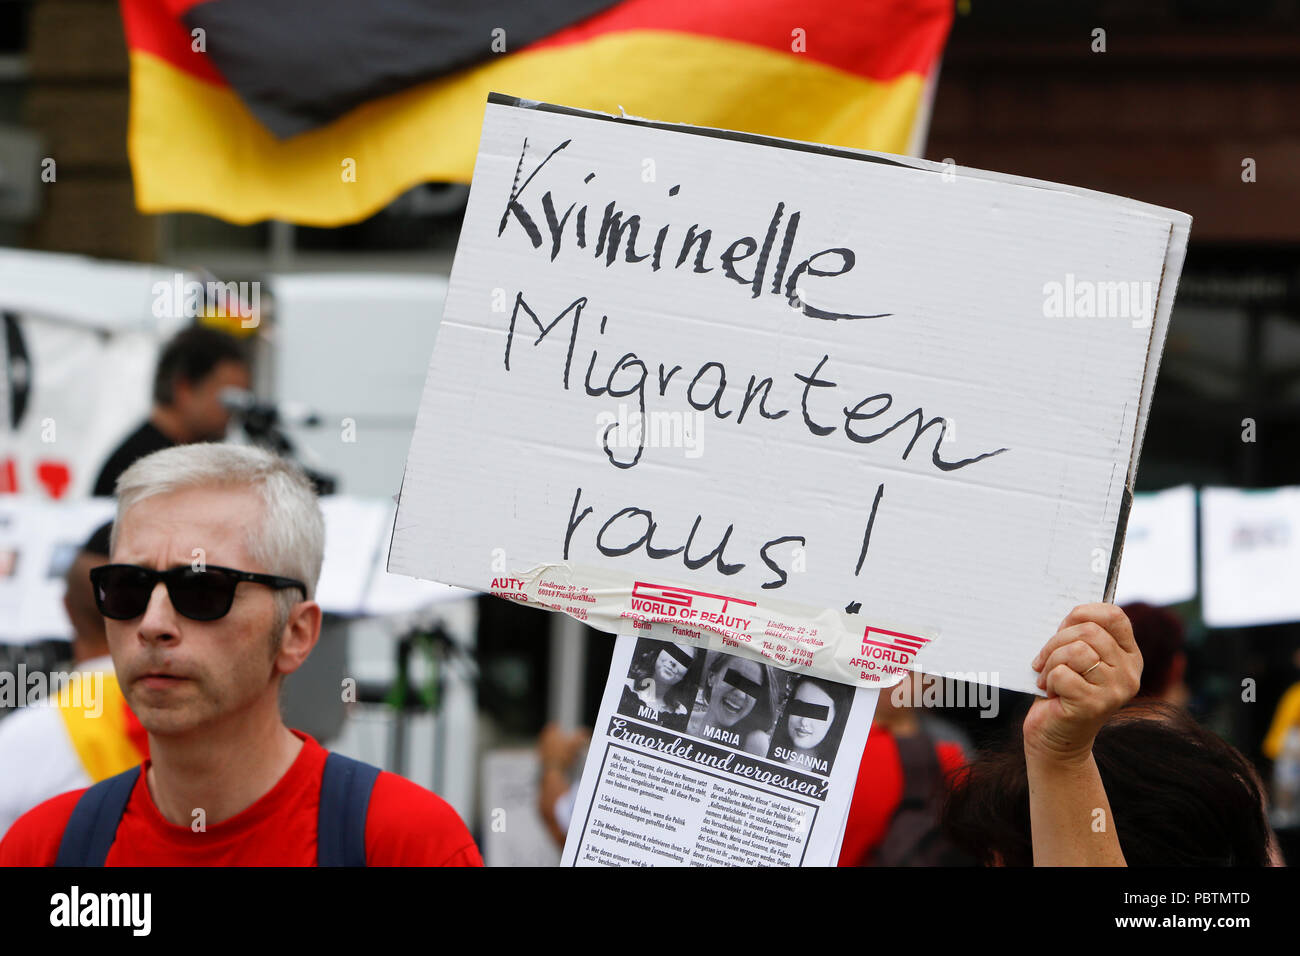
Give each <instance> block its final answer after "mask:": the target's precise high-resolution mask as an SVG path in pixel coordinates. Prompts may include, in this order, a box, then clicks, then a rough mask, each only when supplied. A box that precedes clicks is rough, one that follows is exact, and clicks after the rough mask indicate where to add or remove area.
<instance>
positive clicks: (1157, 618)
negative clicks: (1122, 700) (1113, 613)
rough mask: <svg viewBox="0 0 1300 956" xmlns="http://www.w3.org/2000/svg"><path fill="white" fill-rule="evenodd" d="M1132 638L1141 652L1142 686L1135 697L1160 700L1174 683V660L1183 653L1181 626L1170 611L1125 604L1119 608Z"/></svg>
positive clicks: (1141, 604)
mask: <svg viewBox="0 0 1300 956" xmlns="http://www.w3.org/2000/svg"><path fill="white" fill-rule="evenodd" d="M1120 610H1122V611H1123V612H1124V613H1125V615H1127V616H1128V619H1129V623H1130V624H1132V625H1133V637H1134V639H1136V640H1137V646H1138V650H1139V651H1141V652H1142V684H1141V686H1140V687H1139V688H1138V692H1137V696H1138V697H1159V696H1160V695H1161V694H1163V693H1164V692H1165V691H1167V690H1169V685H1170V684H1172V683H1173V676H1174V675H1173V670H1174V659H1175V658H1176V657H1177V656H1178V655H1179V653H1181V652H1182V650H1183V647H1184V641H1183V622H1182V621H1180V620H1179V619H1178V617H1177V615H1175V614H1174V613H1173V612H1172V611H1169V610H1166V609H1165V608H1162V607H1152V606H1151V605H1150V604H1143V603H1140V602H1139V603H1135V604H1125V605H1124V607H1122V608H1121V609H1120Z"/></svg>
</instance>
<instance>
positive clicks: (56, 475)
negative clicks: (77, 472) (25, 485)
mask: <svg viewBox="0 0 1300 956" xmlns="http://www.w3.org/2000/svg"><path fill="white" fill-rule="evenodd" d="M36 480H37V481H39V482H40V483H41V484H42V485H44V486H45V490H46V491H48V492H49V493H50V497H51V498H62V497H63V493H64V492H65V491H67V490H68V485H69V484H71V483H72V472H70V471H69V470H68V466H67V465H65V464H64V463H63V462H61V461H43V462H40V463H39V464H38V465H37V466H36Z"/></svg>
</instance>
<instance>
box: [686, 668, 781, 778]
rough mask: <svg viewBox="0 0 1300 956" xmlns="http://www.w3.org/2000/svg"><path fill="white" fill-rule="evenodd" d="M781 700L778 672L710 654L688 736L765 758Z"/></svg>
mask: <svg viewBox="0 0 1300 956" xmlns="http://www.w3.org/2000/svg"><path fill="white" fill-rule="evenodd" d="M780 699H781V694H780V677H779V675H778V674H777V673H776V670H775V669H774V668H772V667H768V666H767V665H766V664H760V663H758V662H757V661H753V660H750V659H749V658H747V657H733V656H731V655H730V654H723V653H722V652H721V651H712V652H710V654H709V659H708V660H707V661H706V662H705V665H704V680H703V682H701V684H700V693H699V696H697V697H696V700H695V710H694V711H693V712H692V713H691V721H690V723H689V724H688V725H687V727H686V732H687V733H689V734H693V735H694V736H696V737H702V738H704V739H705V740H708V741H710V742H713V743H718V744H722V745H724V746H727V747H734V748H735V749H737V750H743V751H745V752H746V753H751V754H754V755H755V756H759V757H762V756H765V755H766V754H767V750H768V745H769V744H770V742H771V739H772V725H773V724H774V723H775V722H776V710H777V703H778V702H779V701H780Z"/></svg>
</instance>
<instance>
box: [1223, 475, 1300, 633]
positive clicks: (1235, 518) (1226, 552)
mask: <svg viewBox="0 0 1300 956" xmlns="http://www.w3.org/2000/svg"><path fill="white" fill-rule="evenodd" d="M1201 549H1202V551H1201V561H1202V573H1203V581H1202V582H1201V599H1202V609H1203V613H1204V617H1205V623H1206V624H1207V625H1209V626H1210V627H1250V626H1252V625H1256V624H1283V623H1286V622H1288V621H1300V577H1298V575H1300V488H1296V487H1291V488H1270V489H1266V490H1258V491H1247V490H1241V489H1237V488H1204V489H1202V490H1201Z"/></svg>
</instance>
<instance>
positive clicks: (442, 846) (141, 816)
mask: <svg viewBox="0 0 1300 956" xmlns="http://www.w3.org/2000/svg"><path fill="white" fill-rule="evenodd" d="M293 733H294V735H295V736H296V737H298V738H300V739H301V740H302V742H303V745H302V750H301V751H299V753H298V756H297V758H296V759H295V760H294V762H293V764H292V765H291V766H290V767H289V769H288V770H287V771H285V774H284V776H283V777H281V778H280V780H279V782H277V783H276V785H275V786H274V787H272V788H271V789H270V790H269V791H268V792H267V793H266V794H264V795H263V796H262V797H261V799H259V800H258V801H257V802H255V803H254V804H253V805H252V806H250V807H248V808H246V809H245V810H243V811H242V812H240V813H237V814H236V815H235V816H233V817H231V818H230V819H229V820H223V821H222V822H220V823H215V824H209V825H208V827H207V829H206V831H204V832H199V833H196V832H194V831H193V830H191V829H190V828H189V827H188V826H177V825H176V824H173V823H168V822H167V820H165V819H164V818H163V816H162V814H161V813H159V812H158V808H157V807H155V806H154V802H153V797H152V796H151V795H150V793H149V786H148V784H147V783H146V782H145V773H144V772H142V773H141V774H140V779H139V780H137V781H136V784H135V789H134V790H132V791H131V799H130V800H129V801H128V802H127V805H126V811H125V812H124V813H123V814H122V821H121V823H120V824H119V825H118V828H117V840H116V842H114V844H113V846H112V848H111V849H110V850H109V851H108V858H107V860H106V861H105V865H107V866H315V865H316V814H317V810H318V808H319V805H320V782H321V774H322V773H323V772H324V770H325V756H326V750H325V748H324V747H322V746H321V745H320V744H318V743H317V742H316V741H315V740H313V739H312V738H311V737H310V736H308V735H307V734H304V733H302V732H300V731H297V730H295V731H293ZM148 769H149V761H148V760H146V761H145V762H144V771H145V772H148ZM83 793H85V790H84V789H83V790H73V791H70V792H68V793H64V794H60V795H59V796H57V797H54V798H52V799H50V800H46V801H45V802H44V803H42V804H40V805H38V806H36V807H34V808H33V809H31V810H29V811H28V812H27V813H25V814H23V815H22V816H21V817H19V818H18V820H17V821H15V822H14V825H13V826H12V827H11V828H10V829H9V832H8V833H6V834H5V838H4V840H3V841H0V866H53V865H54V861H55V859H56V858H57V856H58V852H59V842H60V841H61V840H62V839H63V830H64V827H66V826H67V823H68V818H69V817H70V816H71V815H72V808H73V807H74V806H75V805H76V803H77V800H78V799H79V798H80V796H81V795H82V794H83ZM366 861H367V863H368V864H369V865H371V866H482V865H483V859H482V858H481V857H480V856H479V853H478V848H477V847H475V846H474V840H473V838H472V837H471V836H470V835H469V831H468V830H467V829H465V824H464V823H462V822H461V819H460V817H458V816H457V815H456V811H455V810H453V809H452V808H451V807H450V806H448V805H447V803H446V802H444V801H443V800H442V798H440V797H438V796H437V795H436V794H433V793H431V792H429V791H428V790H425V789H424V788H423V787H421V786H419V785H418V784H415V783H412V782H411V781H410V780H407V779H406V778H405V777H399V776H398V775H397V774H393V773H388V772H387V771H385V772H382V773H380V774H379V777H378V779H376V780H375V786H374V790H372V791H371V794H370V806H369V809H368V810H367V813H366Z"/></svg>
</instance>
